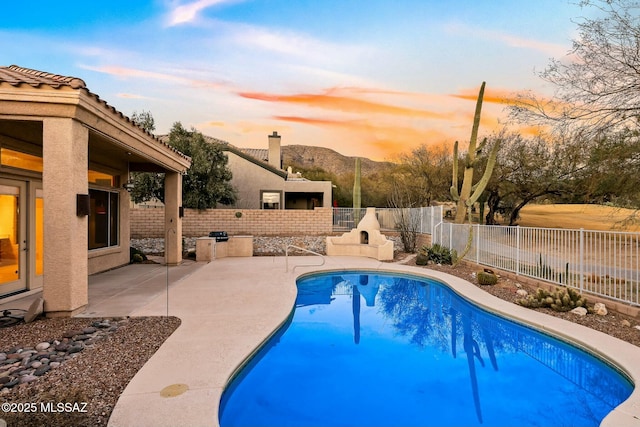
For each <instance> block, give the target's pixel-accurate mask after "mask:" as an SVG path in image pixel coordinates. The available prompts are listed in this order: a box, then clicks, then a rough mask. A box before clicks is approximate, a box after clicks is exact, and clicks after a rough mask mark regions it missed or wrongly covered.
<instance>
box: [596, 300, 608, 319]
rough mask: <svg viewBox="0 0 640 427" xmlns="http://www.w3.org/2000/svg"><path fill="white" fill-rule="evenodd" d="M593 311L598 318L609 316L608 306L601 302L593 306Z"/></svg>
mask: <svg viewBox="0 0 640 427" xmlns="http://www.w3.org/2000/svg"><path fill="white" fill-rule="evenodd" d="M593 311H594V312H595V313H596V314H597V315H598V316H606V315H607V306H606V305H604V304H603V303H601V302H597V303H595V304H594V306H593Z"/></svg>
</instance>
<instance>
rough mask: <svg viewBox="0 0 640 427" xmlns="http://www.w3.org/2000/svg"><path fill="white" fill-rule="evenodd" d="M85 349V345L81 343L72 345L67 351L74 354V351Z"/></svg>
mask: <svg viewBox="0 0 640 427" xmlns="http://www.w3.org/2000/svg"><path fill="white" fill-rule="evenodd" d="M82 350H84V347H83V346H81V345H72V346H71V347H69V350H68V351H67V353H69V354H73V353H78V352H80V351H82Z"/></svg>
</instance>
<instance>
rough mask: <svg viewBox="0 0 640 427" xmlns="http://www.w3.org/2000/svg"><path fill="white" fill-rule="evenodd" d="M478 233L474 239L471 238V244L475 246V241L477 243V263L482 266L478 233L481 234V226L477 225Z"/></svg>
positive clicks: (474, 235)
mask: <svg viewBox="0 0 640 427" xmlns="http://www.w3.org/2000/svg"><path fill="white" fill-rule="evenodd" d="M475 227H476V232H475V233H474V234H473V236H472V238H471V244H473V241H474V240H475V241H476V263H477V264H480V235H479V234H478V233H480V224H476V225H475Z"/></svg>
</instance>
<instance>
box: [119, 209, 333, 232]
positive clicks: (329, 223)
mask: <svg viewBox="0 0 640 427" xmlns="http://www.w3.org/2000/svg"><path fill="white" fill-rule="evenodd" d="M236 212H240V213H242V216H241V217H240V218H237V217H236ZM163 225H164V208H134V209H131V238H132V239H140V238H144V237H164V230H163ZM214 230H216V231H218V230H220V231H226V232H227V233H228V234H229V235H243V234H250V235H254V236H303V235H310V236H315V235H328V234H331V233H332V232H333V211H332V208H316V209H314V210H297V209H289V210H267V209H265V210H261V209H208V210H205V211H198V210H197V209H185V210H184V218H183V219H182V235H183V236H185V237H202V236H208V235H209V232H210V231H214Z"/></svg>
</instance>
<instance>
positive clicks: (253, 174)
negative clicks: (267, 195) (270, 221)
mask: <svg viewBox="0 0 640 427" xmlns="http://www.w3.org/2000/svg"><path fill="white" fill-rule="evenodd" d="M226 154H227V158H228V163H227V165H228V167H229V169H231V171H232V173H233V178H232V179H231V185H232V186H233V187H234V188H235V189H236V191H237V195H238V198H237V201H236V204H235V206H236V207H238V208H242V209H261V208H262V199H261V191H270V192H271V191H273V192H280V194H281V200H280V203H281V205H282V204H283V203H284V200H283V193H284V189H285V180H284V178H283V176H282V175H277V174H275V173H273V172H272V171H271V170H269V169H265V168H264V167H262V166H259V165H256V164H255V163H254V162H251V161H249V160H247V159H246V158H244V157H241V156H239V155H238V154H236V153H234V152H232V151H226Z"/></svg>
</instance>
